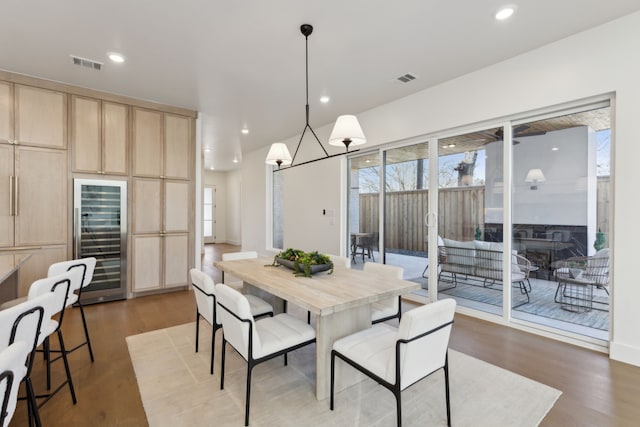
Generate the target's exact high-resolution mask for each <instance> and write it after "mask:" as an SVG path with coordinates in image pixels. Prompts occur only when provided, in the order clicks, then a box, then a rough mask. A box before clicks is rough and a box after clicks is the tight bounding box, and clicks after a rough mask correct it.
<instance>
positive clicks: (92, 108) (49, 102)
mask: <svg viewBox="0 0 640 427" xmlns="http://www.w3.org/2000/svg"><path fill="white" fill-rule="evenodd" d="M0 79H2V80H1V81H0V250H21V249H22V248H25V249H24V250H26V251H28V252H29V253H31V254H32V257H31V258H30V260H29V265H26V266H25V268H22V269H21V274H20V282H21V283H20V286H21V293H22V294H24V293H26V291H27V289H28V286H29V285H30V284H31V282H32V281H33V280H36V279H38V278H40V277H43V276H44V275H46V270H47V268H48V266H49V265H50V264H51V263H53V262H57V261H61V260H64V259H67V258H68V256H69V255H70V253H71V244H70V242H69V238H70V237H71V227H72V222H73V221H72V217H71V216H70V213H71V211H72V206H70V203H71V197H70V191H71V183H72V180H73V179H74V178H75V177H79V176H80V175H77V174H82V175H83V176H82V177H83V178H86V175H93V176H95V175H119V176H121V177H125V178H124V179H128V183H129V191H128V195H129V196H128V203H129V210H128V213H129V217H128V218H127V220H128V224H129V236H128V238H129V239H130V240H129V241H128V247H129V249H130V252H129V254H128V260H127V265H128V266H129V271H128V272H127V274H128V276H129V279H130V280H129V283H130V289H129V291H130V295H135V294H136V293H138V292H143V291H147V290H153V289H156V290H158V289H160V290H161V289H167V288H171V287H178V286H186V285H187V284H188V282H189V281H188V271H189V268H190V267H192V266H193V265H194V264H195V260H194V258H195V250H194V248H193V247H192V246H193V241H194V232H195V225H194V203H195V201H194V199H195V197H194V196H193V192H194V182H193V181H194V178H195V177H194V172H193V171H194V170H195V167H194V166H195V160H194V159H195V155H194V148H195V144H194V139H195V136H194V123H195V122H194V120H195V112H194V111H190V110H186V109H182V108H177V107H171V106H166V105H160V104H156V103H153V102H148V101H140V100H135V99H131V98H127V97H123V96H120V95H115V94H108V93H103V92H99V91H94V90H91V89H85V88H77V87H73V86H69V85H64V84H60V83H56V82H50V81H46V80H41V79H37V78H33V77H28V76H21V75H18V74H14V73H9V72H5V71H2V70H0ZM119 179H122V178H119Z"/></svg>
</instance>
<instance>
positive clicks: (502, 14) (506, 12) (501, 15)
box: [495, 6, 516, 21]
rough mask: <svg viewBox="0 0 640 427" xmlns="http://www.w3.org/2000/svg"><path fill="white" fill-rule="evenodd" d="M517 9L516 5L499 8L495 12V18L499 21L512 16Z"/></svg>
mask: <svg viewBox="0 0 640 427" xmlns="http://www.w3.org/2000/svg"><path fill="white" fill-rule="evenodd" d="M515 11H516V9H515V7H513V6H505V7H503V8H502V9H500V10H498V11H497V12H496V14H495V18H496V19H497V20H498V21H502V20H504V19H507V18H509V17H511V15H513V13H514V12H515Z"/></svg>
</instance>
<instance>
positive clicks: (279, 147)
mask: <svg viewBox="0 0 640 427" xmlns="http://www.w3.org/2000/svg"><path fill="white" fill-rule="evenodd" d="M265 163H266V164H268V165H278V167H280V165H285V166H287V165H290V164H291V153H289V149H288V148H287V145H286V144H284V143H282V142H276V143H275V144H271V148H270V149H269V154H267V159H266V161H265Z"/></svg>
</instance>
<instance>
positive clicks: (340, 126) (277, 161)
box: [266, 24, 366, 170]
mask: <svg viewBox="0 0 640 427" xmlns="http://www.w3.org/2000/svg"><path fill="white" fill-rule="evenodd" d="M300 32H301V33H302V35H303V36H304V42H305V50H304V52H305V83H306V96H307V98H306V100H307V103H306V105H305V118H306V121H305V125H304V129H302V134H301V135H300V140H299V141H298V146H297V147H296V151H295V153H293V158H292V157H291V154H290V153H289V150H288V149H287V146H286V145H285V144H283V143H274V144H271V149H270V150H269V154H268V155H267V159H266V163H267V164H269V165H278V170H279V169H280V166H282V165H285V166H287V165H289V167H293V166H301V165H304V164H307V163H312V162H315V161H318V160H323V159H327V158H329V157H335V156H341V155H343V154H345V153H348V152H349V145H361V144H364V143H365V142H366V139H365V137H364V133H363V132H362V129H361V128H360V124H359V123H358V119H357V118H356V117H355V116H340V117H338V120H337V121H336V124H335V126H334V128H333V132H331V138H330V139H329V144H330V145H342V144H344V145H345V146H346V148H347V150H346V151H345V153H340V154H334V155H329V153H328V152H327V150H326V149H325V148H324V146H323V145H322V143H321V142H320V139H318V136H317V135H316V133H315V131H314V130H313V128H312V127H311V125H310V124H309V36H310V35H311V33H312V32H313V26H311V25H309V24H302V25H301V26H300ZM327 98H328V97H327ZM327 101H328V99H327ZM323 102H324V101H323ZM307 129H309V131H310V132H311V133H312V134H313V137H314V138H315V139H316V141H317V142H318V145H320V148H322V151H323V152H324V157H320V158H317V159H314V160H309V161H306V162H302V163H298V164H297V165H294V162H295V160H296V156H297V155H298V150H299V149H300V144H302V139H303V138H304V134H305V133H306V132H307ZM334 134H335V135H334ZM354 151H357V150H354Z"/></svg>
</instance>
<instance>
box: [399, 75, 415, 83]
mask: <svg viewBox="0 0 640 427" xmlns="http://www.w3.org/2000/svg"><path fill="white" fill-rule="evenodd" d="M415 79H417V77H416V75H415V74H411V73H407V74H404V75H402V76H400V77H398V80H400V81H401V82H402V83H409V82H410V81H412V80H415Z"/></svg>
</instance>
